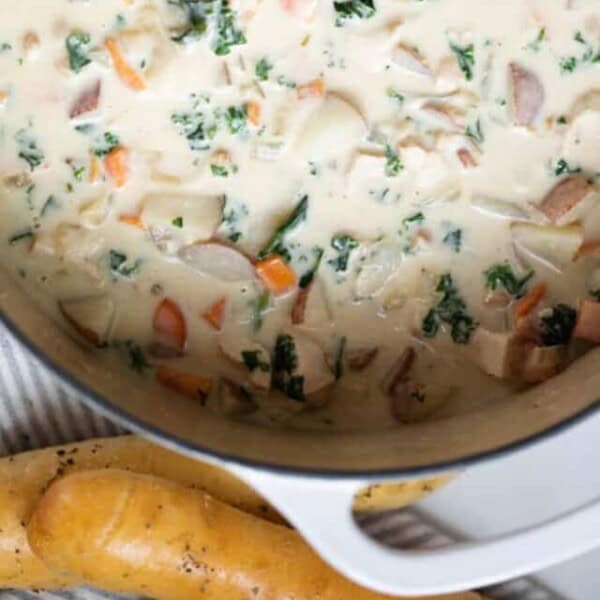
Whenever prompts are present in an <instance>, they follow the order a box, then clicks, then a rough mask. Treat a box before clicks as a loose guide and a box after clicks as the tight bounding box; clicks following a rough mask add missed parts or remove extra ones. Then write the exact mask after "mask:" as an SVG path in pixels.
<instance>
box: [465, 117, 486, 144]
mask: <svg viewBox="0 0 600 600" xmlns="http://www.w3.org/2000/svg"><path fill="white" fill-rule="evenodd" d="M465 135H466V136H467V137H469V138H471V139H472V140H473V141H474V142H475V143H476V144H480V145H481V144H483V142H484V141H485V135H484V133H483V129H482V127H481V119H477V121H475V124H474V125H469V126H468V127H467V129H466V130H465Z"/></svg>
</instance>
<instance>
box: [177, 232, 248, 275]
mask: <svg viewBox="0 0 600 600" xmlns="http://www.w3.org/2000/svg"><path fill="white" fill-rule="evenodd" d="M178 256H179V258H180V259H181V260H182V261H183V262H185V263H186V264H187V265H189V266H190V267H191V268H192V269H194V270H195V271H198V272H199V273H202V275H206V276H207V277H213V278H214V279H219V280H220V281H229V282H238V281H252V280H254V279H255V278H256V273H255V271H254V266H253V265H252V263H251V262H250V261H249V260H248V259H247V258H246V257H245V256H244V255H243V254H242V253H241V252H238V251H237V250H235V249H234V248H230V247H229V246H225V245H224V244H219V243H216V242H209V243H206V244H193V245H191V246H186V247H185V248H182V249H181V250H180V251H179V252H178Z"/></svg>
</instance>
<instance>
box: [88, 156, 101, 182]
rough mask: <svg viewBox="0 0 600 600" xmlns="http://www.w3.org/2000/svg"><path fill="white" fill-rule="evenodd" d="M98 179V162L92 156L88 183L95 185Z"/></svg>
mask: <svg viewBox="0 0 600 600" xmlns="http://www.w3.org/2000/svg"><path fill="white" fill-rule="evenodd" d="M98 179H100V161H99V160H98V159H97V158H96V157H95V156H92V157H91V158H90V183H96V181H98Z"/></svg>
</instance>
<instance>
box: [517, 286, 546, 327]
mask: <svg viewBox="0 0 600 600" xmlns="http://www.w3.org/2000/svg"><path fill="white" fill-rule="evenodd" d="M545 295H546V284H545V283H538V284H536V285H534V286H533V287H532V288H531V290H530V291H529V293H528V294H527V295H526V296H524V297H523V298H521V299H520V300H519V302H518V303H517V306H516V307H515V319H522V318H523V317H526V316H527V315H528V314H529V313H530V312H531V311H532V310H533V309H534V308H535V307H536V306H537V305H538V304H539V303H540V301H541V300H542V298H543V297H544V296H545Z"/></svg>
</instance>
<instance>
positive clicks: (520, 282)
mask: <svg viewBox="0 0 600 600" xmlns="http://www.w3.org/2000/svg"><path fill="white" fill-rule="evenodd" d="M534 274H535V273H534V272H533V271H529V273H527V274H526V275H524V276H523V277H517V276H516V275H515V273H514V271H513V270H512V267H511V266H510V265H509V264H508V263H503V264H497V265H492V266H491V267H490V268H489V269H488V270H487V271H485V272H484V274H483V275H484V277H485V286H486V287H487V288H488V289H490V290H497V289H498V288H500V287H503V288H504V289H505V290H506V291H507V292H508V293H509V294H510V295H511V296H513V297H514V298H521V297H522V296H524V295H525V294H526V292H527V284H528V283H529V281H530V280H531V278H532V277H533V276H534Z"/></svg>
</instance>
